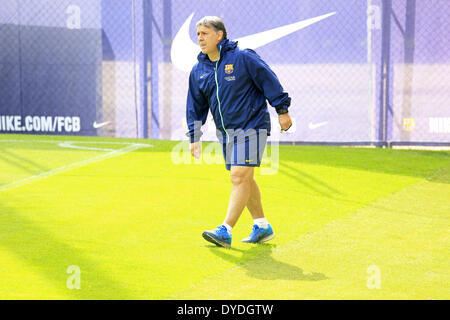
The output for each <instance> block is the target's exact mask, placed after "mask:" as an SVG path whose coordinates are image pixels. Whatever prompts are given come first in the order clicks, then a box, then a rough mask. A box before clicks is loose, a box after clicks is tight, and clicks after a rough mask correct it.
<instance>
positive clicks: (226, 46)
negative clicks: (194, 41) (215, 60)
mask: <svg viewBox="0 0 450 320" xmlns="http://www.w3.org/2000/svg"><path fill="white" fill-rule="evenodd" d="M237 45H238V42H237V41H231V40H229V39H223V40H222V41H220V42H219V43H218V44H217V50H219V52H220V58H222V56H223V54H224V53H225V52H227V51H230V50H233V49H235V48H236V47H237ZM220 47H222V49H220ZM197 59H198V61H199V62H203V63H211V62H212V61H211V60H209V58H208V55H207V54H204V53H202V52H201V51H200V53H199V54H198V56H197Z"/></svg>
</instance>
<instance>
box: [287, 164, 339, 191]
mask: <svg viewBox="0 0 450 320" xmlns="http://www.w3.org/2000/svg"><path fill="white" fill-rule="evenodd" d="M284 168H287V169H288V170H290V171H288V170H284ZM279 171H280V172H281V173H282V174H284V175H286V176H288V177H291V178H294V179H295V180H297V182H298V183H300V184H302V185H304V186H306V187H308V188H309V189H311V190H312V191H314V192H316V193H318V194H320V195H322V196H324V197H327V198H334V196H335V195H342V192H340V191H339V190H337V189H335V188H333V187H332V186H331V185H329V184H327V183H325V182H324V181H321V180H319V179H318V178H317V177H314V176H312V175H310V174H307V173H306V172H304V171H302V170H299V169H297V168H295V167H293V166H290V165H288V164H287V163H283V164H282V165H281V166H280V168H279Z"/></svg>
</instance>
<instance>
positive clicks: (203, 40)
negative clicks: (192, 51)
mask: <svg viewBox="0 0 450 320" xmlns="http://www.w3.org/2000/svg"><path fill="white" fill-rule="evenodd" d="M222 36H223V32H222V31H218V32H217V33H216V32H215V31H214V29H213V28H212V27H206V26H199V27H198V28H197V39H198V44H199V45H200V49H201V50H202V52H203V53H204V54H209V53H214V52H215V51H217V44H218V43H219V42H220V41H222Z"/></svg>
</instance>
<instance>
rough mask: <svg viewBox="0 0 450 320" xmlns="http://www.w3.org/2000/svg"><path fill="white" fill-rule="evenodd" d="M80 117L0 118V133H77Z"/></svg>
mask: <svg viewBox="0 0 450 320" xmlns="http://www.w3.org/2000/svg"><path fill="white" fill-rule="evenodd" d="M80 130H81V121H80V117H62V116H56V117H50V116H25V117H22V116H18V115H15V116H0V131H6V132H79V131H80Z"/></svg>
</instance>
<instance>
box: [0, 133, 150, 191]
mask: <svg viewBox="0 0 450 320" xmlns="http://www.w3.org/2000/svg"><path fill="white" fill-rule="evenodd" d="M0 141H5V140H0ZM22 141H23V142H29V140H22ZM10 142H19V141H18V140H16V141H10ZM34 142H36V140H34ZM42 142H48V141H46V140H42ZM55 142H61V141H53V143H55ZM73 142H80V141H73ZM120 144H125V143H120ZM127 144H130V142H128V143H127ZM147 147H153V146H152V145H148V144H142V143H132V144H131V145H129V146H127V147H124V148H121V149H118V150H114V151H111V152H108V153H106V154H102V155H98V156H95V157H92V158H89V159H85V160H81V161H77V162H74V163H71V164H68V165H65V166H62V167H59V168H56V169H52V170H50V171H45V172H41V173H39V174H37V175H34V176H31V177H28V178H24V179H21V180H17V181H14V182H11V183H8V184H4V185H1V186H0V192H1V191H6V190H11V189H13V188H17V187H20V186H23V185H24V184H28V183H31V182H35V181H39V180H42V179H45V178H48V177H51V176H54V175H57V174H60V173H63V172H66V171H69V170H72V169H75V168H79V167H83V166H86V165H88V164H92V163H95V162H100V161H103V160H106V159H110V158H114V157H118V156H120V155H122V154H125V153H128V152H131V151H134V150H138V149H140V148H147Z"/></svg>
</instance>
